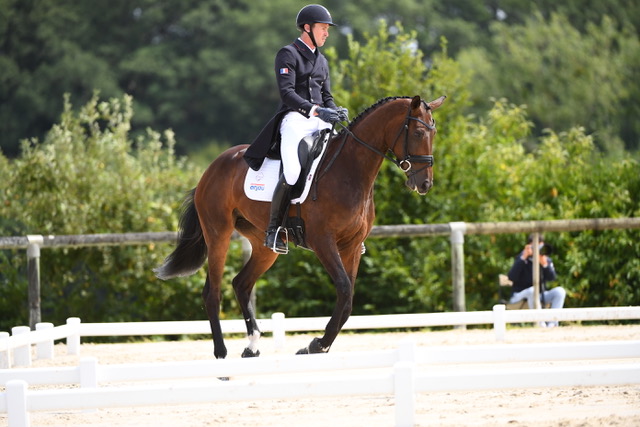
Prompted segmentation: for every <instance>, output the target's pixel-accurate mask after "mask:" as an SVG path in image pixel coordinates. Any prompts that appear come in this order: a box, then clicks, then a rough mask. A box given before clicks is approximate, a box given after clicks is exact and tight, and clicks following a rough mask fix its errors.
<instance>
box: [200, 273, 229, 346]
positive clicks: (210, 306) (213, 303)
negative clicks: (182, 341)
mask: <svg viewBox="0 0 640 427" xmlns="http://www.w3.org/2000/svg"><path fill="white" fill-rule="evenodd" d="M202 299H203V300H204V305H205V308H206V310H207V316H208V317H209V324H210V325H211V335H212V336H213V355H214V356H215V357H216V359H224V358H225V357H227V347H226V346H225V345H224V339H223V337H222V327H221V325H220V315H219V312H220V296H219V294H218V295H217V296H216V295H215V292H212V291H211V281H210V280H209V274H207V280H205V282H204V287H203V289H202Z"/></svg>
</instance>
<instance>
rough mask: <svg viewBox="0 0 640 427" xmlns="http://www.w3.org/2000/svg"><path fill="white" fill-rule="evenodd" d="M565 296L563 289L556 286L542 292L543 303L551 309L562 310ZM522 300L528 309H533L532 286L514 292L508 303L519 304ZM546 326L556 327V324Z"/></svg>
mask: <svg viewBox="0 0 640 427" xmlns="http://www.w3.org/2000/svg"><path fill="white" fill-rule="evenodd" d="M566 296H567V292H566V291H565V290H564V288H562V287H560V286H556V287H555V288H552V289H549V290H547V291H544V296H543V298H542V299H543V301H544V302H545V304H546V303H549V304H551V308H562V307H563V306H564V298H565V297H566ZM523 299H526V300H527V304H528V305H529V308H530V309H533V286H529V287H528V288H527V289H524V290H522V291H520V292H516V293H515V294H513V295H511V299H510V300H509V303H516V302H520V301H522V300H523ZM548 326H558V322H549V325H548Z"/></svg>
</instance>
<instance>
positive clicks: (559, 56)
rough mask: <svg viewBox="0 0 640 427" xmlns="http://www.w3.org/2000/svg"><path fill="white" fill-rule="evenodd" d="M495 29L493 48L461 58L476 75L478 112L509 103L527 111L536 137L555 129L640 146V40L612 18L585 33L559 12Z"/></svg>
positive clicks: (604, 143) (610, 144) (613, 146)
mask: <svg viewBox="0 0 640 427" xmlns="http://www.w3.org/2000/svg"><path fill="white" fill-rule="evenodd" d="M492 28H493V33H494V37H493V43H494V46H495V47H494V48H493V49H485V48H475V49H468V50H465V51H463V52H462V53H461V55H460V57H459V60H460V63H461V64H462V66H463V67H464V69H465V70H469V71H470V72H472V73H473V79H472V80H471V82H472V83H471V91H472V93H473V95H474V97H473V101H474V103H475V105H476V106H477V108H476V109H475V111H477V112H479V111H483V110H484V109H485V108H486V105H487V102H488V101H489V99H490V97H497V98H499V97H505V98H507V99H509V100H511V101H513V102H516V103H518V104H526V105H527V107H528V111H529V114H530V117H531V120H532V121H533V122H534V123H535V130H536V132H535V134H534V135H535V136H540V135H541V134H542V131H543V130H544V129H547V128H549V129H554V130H557V131H562V130H569V129H570V128H571V127H573V126H584V127H585V129H586V131H587V132H588V133H592V134H594V136H595V140H596V142H597V144H598V145H599V146H600V147H602V148H605V149H609V150H611V151H614V152H618V151H620V149H621V148H627V149H637V148H638V137H639V136H640V133H638V132H637V126H635V125H629V122H630V121H631V123H634V122H635V121H634V120H630V119H631V118H632V114H634V113H635V112H637V109H638V108H639V107H638V99H637V97H634V95H636V93H637V83H636V81H635V80H637V79H635V77H632V76H631V72H632V70H637V69H638V60H637V58H638V56H640V43H639V40H638V36H637V34H633V32H631V31H630V29H623V30H618V29H617V28H616V25H615V22H614V21H612V20H611V19H609V18H608V17H606V16H605V17H604V18H603V19H602V21H601V22H600V23H599V24H597V25H596V24H587V25H586V30H585V32H584V33H581V32H580V31H578V30H577V29H576V28H574V27H572V26H571V24H570V22H569V21H568V20H567V18H566V17H565V16H563V15H558V14H552V15H551V17H550V18H549V19H548V20H547V19H545V18H543V17H542V15H541V14H537V15H535V16H533V17H532V18H529V19H527V20H526V21H525V23H524V24H523V25H512V26H508V25H506V24H495V25H494V26H493V27H492ZM622 138H624V142H625V143H626V147H624V145H623V142H622Z"/></svg>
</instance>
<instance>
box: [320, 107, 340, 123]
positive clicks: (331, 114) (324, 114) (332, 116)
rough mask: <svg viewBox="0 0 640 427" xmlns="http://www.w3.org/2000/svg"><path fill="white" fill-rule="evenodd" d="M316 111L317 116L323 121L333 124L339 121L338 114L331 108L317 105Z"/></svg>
mask: <svg viewBox="0 0 640 427" xmlns="http://www.w3.org/2000/svg"><path fill="white" fill-rule="evenodd" d="M316 113H318V117H319V118H320V120H322V121H323V122H327V123H331V124H333V123H336V122H339V121H340V114H339V113H338V111H337V110H334V109H333V108H324V107H318V108H316Z"/></svg>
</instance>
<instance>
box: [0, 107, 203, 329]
mask: <svg viewBox="0 0 640 427" xmlns="http://www.w3.org/2000/svg"><path fill="white" fill-rule="evenodd" d="M132 113H133V112H132V99H131V97H129V96H125V97H123V98H114V99H111V100H110V101H100V100H99V99H98V96H97V95H94V97H93V98H92V99H91V100H90V101H89V102H88V103H87V104H86V105H84V106H83V107H82V108H80V109H79V111H77V112H74V111H73V109H72V107H71V104H70V102H69V99H68V98H65V110H64V112H63V114H62V116H61V119H60V123H59V124H57V125H55V126H54V127H53V128H52V129H51V131H50V132H49V133H48V134H47V137H46V139H45V140H44V141H43V142H42V143H40V142H38V141H36V140H31V141H24V142H23V143H22V156H21V157H20V158H18V159H15V160H7V159H6V158H5V157H4V156H0V164H2V165H3V168H2V172H1V173H2V178H3V182H4V183H5V187H4V190H3V191H2V193H0V218H4V220H3V221H1V222H0V229H1V230H2V231H1V233H2V235H25V234H55V235H64V234H92V233H124V232H136V231H166V230H175V229H177V215H176V212H177V211H178V210H179V208H180V198H181V197H180V194H184V193H185V192H186V191H187V190H188V189H189V188H190V187H192V186H193V185H194V183H195V182H196V180H197V178H198V176H199V171H196V170H195V168H193V167H192V166H190V165H189V164H187V163H186V162H185V161H184V160H182V159H177V158H176V156H175V153H174V151H173V147H174V145H175V141H174V135H173V132H171V131H165V132H164V133H163V134H160V133H158V132H154V131H151V130H148V132H147V134H146V135H145V136H140V137H138V138H137V139H136V141H135V142H132V141H131V140H130V139H129V138H128V133H129V129H130V121H131V116H132ZM4 166H6V167H4ZM168 249H169V246H168V245H162V247H161V248H158V247H156V246H155V245H148V246H144V247H116V248H109V247H106V248H77V249H76V248H69V249H44V250H43V251H42V257H41V280H42V306H43V318H44V319H45V320H47V321H54V322H55V323H62V322H64V320H65V319H66V317H68V316H80V317H81V318H82V319H83V320H84V321H88V322H91V321H117V320H152V319H155V320H160V319H178V318H183V319H184V318H193V317H194V316H201V313H200V309H199V307H200V304H199V293H200V289H201V284H202V281H203V278H202V275H199V277H197V278H194V279H193V280H190V281H188V282H187V283H186V284H185V283H176V282H166V283H165V282H160V281H159V280H157V279H155V278H154V276H153V273H152V271H151V269H152V268H153V267H154V266H157V265H159V264H160V263H161V262H162V259H163V258H164V256H165V255H166V254H167V252H168ZM0 263H1V264H0V265H1V267H0V271H1V272H2V273H0V286H2V290H3V299H2V300H1V302H0V304H1V305H2V306H1V308H0V311H2V312H3V319H2V322H3V324H2V325H0V326H2V327H8V326H12V324H13V325H15V324H17V323H18V322H17V321H16V320H21V322H19V323H25V322H26V321H27V319H25V317H24V316H25V314H26V310H20V313H18V312H17V310H16V308H17V307H20V308H21V309H22V308H23V307H24V303H17V301H26V295H27V292H26V274H25V271H24V270H25V266H26V257H25V256H24V253H23V252H17V251H2V252H1V256H0ZM4 313H8V316H7V318H5V316H4ZM18 315H20V316H19V319H17V317H18ZM5 321H7V322H8V321H11V322H12V324H4V322H5Z"/></svg>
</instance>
